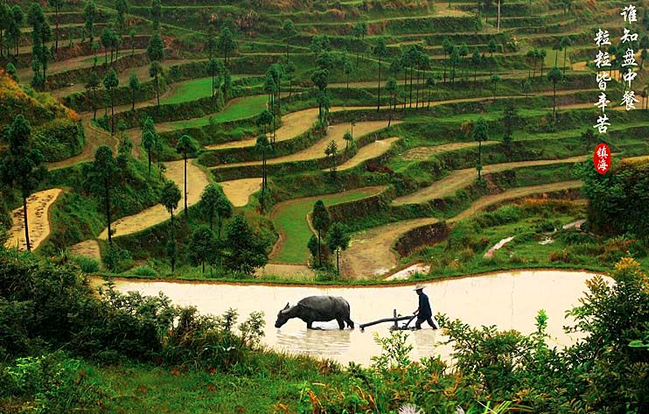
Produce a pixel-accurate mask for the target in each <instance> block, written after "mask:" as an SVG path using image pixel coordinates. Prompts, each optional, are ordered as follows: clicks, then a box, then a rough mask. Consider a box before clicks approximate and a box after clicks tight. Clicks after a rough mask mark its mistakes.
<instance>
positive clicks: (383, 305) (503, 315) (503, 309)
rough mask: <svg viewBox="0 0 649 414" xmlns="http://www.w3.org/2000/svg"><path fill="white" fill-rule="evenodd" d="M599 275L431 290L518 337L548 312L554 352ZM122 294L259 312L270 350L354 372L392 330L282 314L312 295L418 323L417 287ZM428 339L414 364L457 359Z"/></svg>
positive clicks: (416, 346) (180, 289) (446, 307)
mask: <svg viewBox="0 0 649 414" xmlns="http://www.w3.org/2000/svg"><path fill="white" fill-rule="evenodd" d="M592 276H593V275H592V274H588V273H581V272H565V271H521V272H506V273H500V274H494V275H487V276H480V277H467V278H462V279H451V280H444V281H433V282H429V283H428V284H427V286H428V287H427V289H426V292H427V294H428V296H429V298H430V301H431V305H432V307H433V312H434V313H435V312H441V313H445V314H447V315H448V317H449V318H451V319H461V320H462V321H463V322H465V323H468V324H469V325H472V326H480V325H496V326H497V327H498V328H499V329H516V330H519V331H521V332H522V333H525V334H527V333H530V332H533V331H534V320H535V316H536V314H537V312H538V311H539V310H540V309H544V310H545V311H546V313H547V314H548V316H549V318H550V319H549V321H548V333H549V334H550V336H551V340H550V345H551V346H552V345H558V346H563V345H568V344H570V343H571V342H573V341H574V339H575V338H574V337H571V336H569V335H567V334H565V333H564V332H563V329H562V327H563V326H564V325H568V324H571V323H572V321H571V320H566V319H564V315H565V311H566V310H568V309H570V308H571V307H573V306H575V305H577V304H578V299H579V298H580V297H581V296H583V291H584V290H585V281H586V280H587V279H589V278H590V277H592ZM116 287H117V289H118V290H120V291H122V292H126V291H131V290H137V291H140V292H142V293H143V294H146V295H157V294H158V292H160V291H162V292H164V293H165V294H166V295H167V296H169V297H170V298H171V299H172V300H173V302H174V303H176V304H179V305H185V306H188V305H193V306H196V307H197V308H198V309H199V310H200V311H201V312H202V313H212V314H222V313H223V312H225V311H226V310H227V309H228V308H235V309H237V310H238V311H239V315H241V316H240V321H241V320H243V319H245V318H246V317H247V316H248V314H250V312H252V311H263V312H264V315H265V322H266V328H265V334H266V336H265V338H264V342H265V343H266V344H268V345H270V346H272V347H275V348H276V349H277V350H286V351H289V352H295V353H308V354H311V355H315V356H319V357H323V358H332V359H336V360H338V361H340V362H341V363H343V364H347V363H348V362H349V361H354V362H356V363H361V364H369V363H370V362H371V359H370V358H371V357H372V356H375V355H378V354H380V352H381V348H380V346H379V345H378V344H377V343H376V342H375V340H374V337H373V335H374V334H375V333H376V334H378V335H380V336H387V335H389V326H390V324H388V323H385V324H380V325H375V326H372V327H369V328H367V329H366V330H365V332H361V331H360V329H355V330H353V331H352V330H349V329H346V330H344V331H340V330H339V329H338V324H337V323H336V321H331V322H326V323H323V322H320V323H318V322H316V323H314V327H321V328H323V329H324V330H322V331H317V330H315V331H308V330H307V329H306V324H305V323H304V322H302V321H301V320H299V319H291V320H289V321H288V322H287V323H286V324H285V325H284V326H282V327H281V328H280V329H277V328H275V327H274V324H275V319H276V316H277V312H278V311H279V310H280V309H282V308H283V307H284V306H285V305H286V302H287V301H289V302H290V303H291V305H294V304H295V303H296V302H297V301H299V300H300V299H302V298H304V297H307V296H311V295H333V296H342V297H344V298H345V299H346V300H347V301H348V302H349V304H350V306H351V317H352V320H353V321H354V322H355V323H356V326H358V324H360V323H364V322H370V321H373V320H376V319H381V318H385V317H390V316H392V310H393V309H395V308H396V309H397V310H398V311H399V313H400V314H402V315H410V314H412V312H413V311H414V310H415V309H416V308H417V295H416V294H415V292H413V286H392V287H352V288H327V287H297V286H254V285H250V286H246V285H228V284H209V283H177V282H148V281H133V280H119V281H116ZM424 326H425V328H424V329H422V330H420V331H415V332H408V335H409V339H408V341H409V343H410V344H412V345H413V352H412V354H411V356H412V358H413V359H415V360H416V359H419V358H421V357H425V356H436V355H441V357H442V358H443V359H447V360H448V359H450V352H451V348H450V346H448V345H441V344H440V342H444V340H445V339H446V338H445V337H444V335H442V333H441V332H440V331H435V330H433V329H431V328H429V327H427V325H426V324H425V325H424Z"/></svg>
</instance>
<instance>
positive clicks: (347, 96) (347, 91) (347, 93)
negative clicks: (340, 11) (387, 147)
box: [345, 67, 642, 99]
mask: <svg viewBox="0 0 649 414" xmlns="http://www.w3.org/2000/svg"><path fill="white" fill-rule="evenodd" d="M640 69H642V67H641V68H640ZM345 96H346V98H347V99H349V73H348V74H347V90H346V91H345Z"/></svg>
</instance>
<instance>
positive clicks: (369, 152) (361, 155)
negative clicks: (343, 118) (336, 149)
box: [324, 137, 400, 171]
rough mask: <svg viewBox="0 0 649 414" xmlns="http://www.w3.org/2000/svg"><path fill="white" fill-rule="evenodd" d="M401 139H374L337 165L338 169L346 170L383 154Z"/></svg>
mask: <svg viewBox="0 0 649 414" xmlns="http://www.w3.org/2000/svg"><path fill="white" fill-rule="evenodd" d="M399 139H400V138H399V137H394V138H386V139H383V140H380V141H374V142H372V143H371V144H369V145H366V146H364V147H363V148H361V149H360V150H358V152H357V153H356V155H354V156H353V157H352V158H350V159H348V160H347V161H346V162H345V163H343V164H341V165H339V166H338V167H337V169H338V171H344V170H348V169H350V168H354V167H356V166H357V165H358V164H360V163H362V162H365V161H367V160H371V159H372V158H376V157H379V156H381V155H383V154H384V153H385V152H387V151H388V150H389V149H390V147H391V146H392V144H393V143H394V142H397V141H398V140H399ZM342 151H344V149H342ZM342 151H341V152H342ZM324 171H328V169H325V170H324Z"/></svg>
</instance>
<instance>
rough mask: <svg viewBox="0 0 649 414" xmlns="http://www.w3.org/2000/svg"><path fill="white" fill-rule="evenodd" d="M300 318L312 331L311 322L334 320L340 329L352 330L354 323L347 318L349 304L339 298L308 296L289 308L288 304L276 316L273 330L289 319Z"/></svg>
mask: <svg viewBox="0 0 649 414" xmlns="http://www.w3.org/2000/svg"><path fill="white" fill-rule="evenodd" d="M293 318H300V319H302V320H303V321H304V322H306V327H307V329H313V322H316V321H317V322H327V321H330V320H333V319H335V320H336V321H338V326H339V327H340V329H345V323H347V326H349V327H350V328H352V329H354V322H352V320H351V319H350V318H349V303H347V301H346V300H345V299H343V298H341V297H334V296H309V297H308V298H304V299H302V300H301V301H299V302H298V303H297V305H295V306H291V307H289V305H288V303H287V304H286V306H285V307H284V309H282V310H281V311H279V313H278V314H277V321H276V322H275V328H280V327H281V326H282V325H284V324H285V323H286V322H287V321H288V320H289V319H293Z"/></svg>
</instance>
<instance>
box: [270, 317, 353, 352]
mask: <svg viewBox="0 0 649 414" xmlns="http://www.w3.org/2000/svg"><path fill="white" fill-rule="evenodd" d="M314 325H315V326H318V325H317V324H314ZM327 325H329V323H327V324H325V323H321V324H320V326H322V327H323V329H326V330H322V331H321V330H309V329H303V330H298V331H293V332H282V329H277V332H276V335H277V342H276V343H275V348H276V349H278V350H282V351H289V352H297V353H305V354H310V355H316V356H321V355H328V356H332V357H333V356H336V355H345V354H347V352H348V350H349V345H350V342H351V335H352V331H351V330H348V329H345V330H342V331H341V330H339V329H338V324H337V323H336V322H335V321H334V323H333V325H335V326H327ZM325 326H326V328H325Z"/></svg>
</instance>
